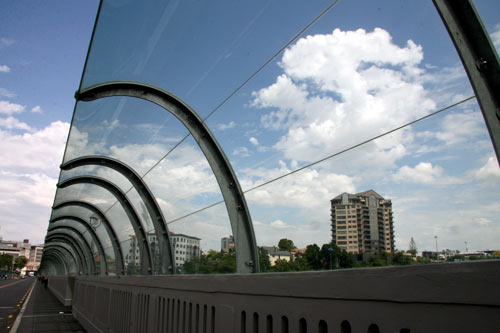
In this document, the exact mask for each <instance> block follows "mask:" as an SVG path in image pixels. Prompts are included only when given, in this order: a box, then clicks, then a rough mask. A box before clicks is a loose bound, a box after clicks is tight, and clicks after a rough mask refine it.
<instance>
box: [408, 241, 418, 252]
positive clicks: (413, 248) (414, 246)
mask: <svg viewBox="0 0 500 333" xmlns="http://www.w3.org/2000/svg"><path fill="white" fill-rule="evenodd" d="M408 253H411V254H412V255H417V244H416V243H415V241H414V240H413V237H412V238H411V240H410V244H409V249H408Z"/></svg>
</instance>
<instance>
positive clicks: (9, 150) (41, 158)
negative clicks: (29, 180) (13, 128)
mask: <svg viewBox="0 0 500 333" xmlns="http://www.w3.org/2000/svg"><path fill="white" fill-rule="evenodd" d="M26 126H28V125H26ZM28 127H29V126H28ZM68 129H69V124H68V123H65V122H61V121H56V122H54V123H52V124H50V125H49V126H47V127H45V128H42V129H40V130H36V131H33V132H31V133H24V134H13V133H11V132H9V131H1V130H0V141H1V142H2V144H3V148H2V150H1V151H0V168H1V169H3V170H6V169H7V170H25V171H28V170H31V171H36V172H38V173H40V172H41V171H43V172H47V173H49V174H52V175H54V174H57V170H58V166H59V164H60V163H61V160H62V154H63V151H64V146H65V142H66V137H67V135H68Z"/></svg>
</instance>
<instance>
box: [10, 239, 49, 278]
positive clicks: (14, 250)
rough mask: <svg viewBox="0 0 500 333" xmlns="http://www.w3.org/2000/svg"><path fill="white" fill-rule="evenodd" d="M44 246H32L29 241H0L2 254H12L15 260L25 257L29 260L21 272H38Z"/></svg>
mask: <svg viewBox="0 0 500 333" xmlns="http://www.w3.org/2000/svg"><path fill="white" fill-rule="evenodd" d="M42 252H43V244H39V245H31V244H30V241H29V239H25V240H23V241H22V242H21V241H4V240H0V254H10V255H11V256H12V257H13V258H14V259H15V258H17V257H25V258H26V259H28V261H27V263H26V265H25V266H24V267H23V268H22V270H21V272H22V274H24V273H25V272H26V271H36V270H38V268H39V267H40V262H41V260H42Z"/></svg>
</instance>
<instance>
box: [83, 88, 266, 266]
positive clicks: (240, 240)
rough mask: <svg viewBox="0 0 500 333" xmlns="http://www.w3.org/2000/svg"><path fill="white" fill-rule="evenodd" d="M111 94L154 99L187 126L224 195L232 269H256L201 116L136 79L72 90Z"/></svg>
mask: <svg viewBox="0 0 500 333" xmlns="http://www.w3.org/2000/svg"><path fill="white" fill-rule="evenodd" d="M112 96H128V97H134V98H140V99H143V100H146V101H150V102H152V103H155V104H157V105H159V106H161V107H163V108H164V109H165V110H167V111H168V112H170V113H172V114H173V115H174V116H175V117H177V119H179V120H180V121H181V122H182V123H183V124H184V126H185V127H186V128H187V129H188V130H189V132H190V133H191V135H192V136H193V138H194V139H195V140H196V142H197V143H198V145H199V147H200V149H201V150H202V151H203V153H204V154H205V157H206V158H207V161H208V163H209V164H210V167H211V168H212V170H213V172H214V175H215V178H216V179H217V182H218V183H219V187H220V189H221V192H222V195H223V197H224V202H225V204H226V208H227V211H228V215H229V221H230V223H231V228H232V231H233V236H234V238H235V244H236V271H237V272H238V273H252V272H258V271H259V256H258V251H257V245H256V242H255V234H254V231H253V225H252V219H251V217H250V212H249V210H248V206H247V203H246V200H245V196H244V195H243V191H242V190H241V187H240V184H239V182H238V178H237V177H236V174H235V172H234V171H233V169H232V167H231V164H230V163H229V160H228V159H227V157H226V155H225V154H224V151H223V150H222V148H221V147H220V146H219V144H218V143H217V140H216V139H215V136H214V135H213V134H212V133H211V131H210V130H209V128H208V126H207V125H206V124H205V122H204V121H203V119H202V118H201V117H200V116H199V115H198V114H197V113H196V112H195V111H194V110H193V109H192V108H190V107H189V106H188V104H187V103H185V102H183V101H182V100H181V99H180V98H178V97H176V96H174V95H173V94H171V93H169V92H167V91H165V90H162V89H160V88H157V87H154V86H151V85H146V84H144V83H140V82H117V81H114V82H105V83H101V84H98V85H94V86H91V87H88V88H85V89H83V90H80V91H77V92H76V94H75V98H76V99H77V100H78V101H93V100H96V99H100V98H105V97H112Z"/></svg>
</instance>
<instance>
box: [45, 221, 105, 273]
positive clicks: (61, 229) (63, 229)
mask: <svg viewBox="0 0 500 333" xmlns="http://www.w3.org/2000/svg"><path fill="white" fill-rule="evenodd" d="M49 226H50V227H49V229H48V230H47V236H49V235H53V234H57V233H64V234H67V232H69V234H68V235H69V236H70V237H73V235H72V234H71V233H74V234H76V236H77V238H78V239H76V238H75V237H73V238H75V241H77V243H78V244H81V245H83V247H82V250H84V252H85V253H86V254H87V255H88V256H89V257H88V260H90V261H91V263H92V266H93V267H94V275H99V274H102V275H105V274H106V271H105V270H104V267H103V266H101V262H102V260H99V269H98V268H97V260H96V258H95V255H94V251H92V245H91V244H89V242H88V241H87V239H86V238H85V237H84V235H83V234H82V233H81V232H80V230H78V229H77V228H75V227H72V226H65V225H64V226H56V225H51V224H49ZM96 248H97V251H98V254H99V257H100V258H102V257H101V252H100V251H99V246H97V245H96Z"/></svg>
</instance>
